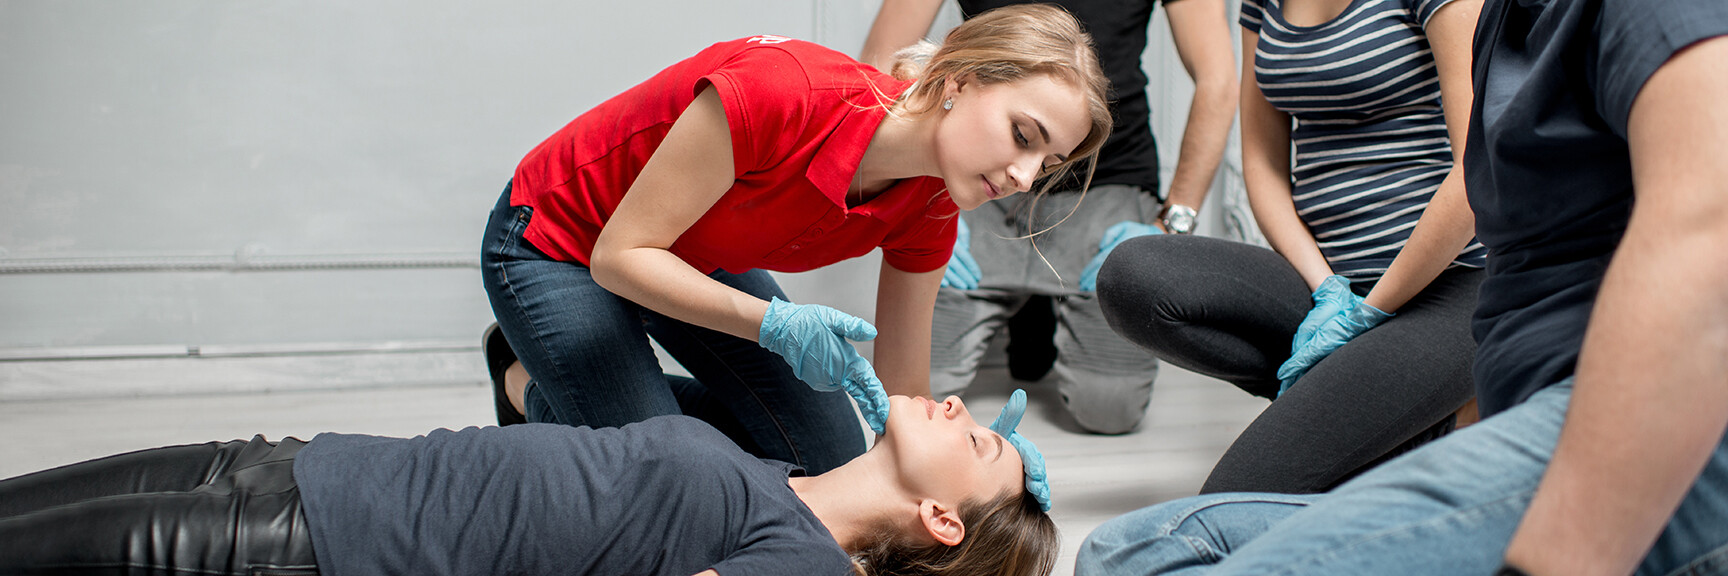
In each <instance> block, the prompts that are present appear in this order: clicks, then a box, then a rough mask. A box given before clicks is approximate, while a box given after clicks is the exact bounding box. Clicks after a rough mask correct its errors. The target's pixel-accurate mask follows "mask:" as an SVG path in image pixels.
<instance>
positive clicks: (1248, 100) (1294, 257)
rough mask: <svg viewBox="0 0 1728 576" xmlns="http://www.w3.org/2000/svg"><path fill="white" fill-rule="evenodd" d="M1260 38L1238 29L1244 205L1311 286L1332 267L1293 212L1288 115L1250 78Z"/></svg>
mask: <svg viewBox="0 0 1728 576" xmlns="http://www.w3.org/2000/svg"><path fill="white" fill-rule="evenodd" d="M1258 41H1259V35H1258V34H1255V33H1253V32H1249V31H1248V30H1246V29H1244V30H1243V31H1242V83H1241V94H1242V97H1241V109H1242V180H1243V182H1242V183H1243V184H1244V185H1245V186H1246V187H1247V188H1248V207H1249V208H1250V209H1251V210H1252V211H1253V212H1254V221H1255V223H1257V224H1259V226H1260V234H1261V235H1262V236H1265V237H1266V242H1267V243H1269V244H1271V245H1272V249H1273V250H1275V251H1277V252H1278V254H1279V255H1281V256H1283V257H1284V259H1285V260H1287V261H1289V262H1290V265H1291V266H1293V267H1295V268H1296V272H1297V273H1298V274H1301V275H1302V280H1303V281H1305V282H1307V283H1308V289H1309V290H1313V289H1315V288H1318V287H1319V286H1320V282H1322V281H1324V280H1325V279H1326V277H1327V276H1331V275H1332V266H1331V265H1330V264H1327V263H1326V257H1325V256H1323V255H1321V254H1320V246H1319V245H1318V244H1315V242H1314V236H1313V235H1312V234H1311V233H1309V231H1308V226H1307V225H1306V224H1303V223H1302V218H1301V217H1300V216H1298V215H1297V214H1296V200H1295V199H1294V198H1293V197H1291V186H1292V182H1291V181H1290V116H1289V115H1287V114H1285V113H1283V112H1282V111H1279V110H1278V109H1277V108H1274V107H1273V106H1272V104H1271V103H1270V102H1267V101H1266V97H1265V96H1264V95H1262V94H1261V93H1260V86H1259V85H1258V84H1256V83H1255V81H1254V46H1255V44H1256V43H1258Z"/></svg>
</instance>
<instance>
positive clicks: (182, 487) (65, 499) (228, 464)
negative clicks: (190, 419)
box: [0, 436, 318, 576]
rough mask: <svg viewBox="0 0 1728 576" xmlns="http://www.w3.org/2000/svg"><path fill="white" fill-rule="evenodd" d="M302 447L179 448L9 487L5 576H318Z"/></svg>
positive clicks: (3, 520)
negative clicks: (297, 466) (301, 473)
mask: <svg viewBox="0 0 1728 576" xmlns="http://www.w3.org/2000/svg"><path fill="white" fill-rule="evenodd" d="M304 445H305V444H304V443H303V442H300V441H299V440H295V439H293V438H289V439H286V440H283V441H282V442H281V443H280V444H279V445H278V444H275V443H271V442H267V441H265V440H264V438H263V437H262V436H259V437H254V438H253V439H252V440H251V441H244V440H235V441H232V442H225V443H216V442H211V443H209V444H199V445H192V446H172V447H168V448H156V449H151V450H143V451H139V452H132V453H128V454H121V455H118V456H111V457H108V458H103V459H100V460H91V461H88V462H82V463H78V464H72V465H69V466H62V467H60V468H55V469H53V470H46V471H42V472H37V473H35V474H29V475H25V476H19V477H17V478H12V479H8V480H3V481H0V574H8V575H10V574H187V575H191V574H197V575H199V576H213V575H230V574H231V575H259V574H312V575H315V574H317V573H318V570H317V563H316V559H315V558H314V557H313V554H312V539H311V534H310V533H309V532H307V529H306V517H305V515H304V514H303V513H302V511H301V508H300V490H299V488H298V487H297V486H296V485H295V483H294V476H293V467H294V455H295V454H296V453H298V452H299V451H300V447H301V446H304Z"/></svg>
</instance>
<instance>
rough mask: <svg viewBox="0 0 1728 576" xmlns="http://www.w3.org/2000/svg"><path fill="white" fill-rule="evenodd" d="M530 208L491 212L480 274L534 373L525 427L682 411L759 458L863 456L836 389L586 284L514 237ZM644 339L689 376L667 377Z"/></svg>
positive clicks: (773, 288) (740, 283)
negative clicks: (824, 388)
mask: <svg viewBox="0 0 1728 576" xmlns="http://www.w3.org/2000/svg"><path fill="white" fill-rule="evenodd" d="M533 216H534V214H533V209H532V208H529V207H526V206H511V205H510V187H509V186H505V188H504V195H503V196H502V197H500V198H499V199H498V204H497V206H496V207H494V208H493V210H492V218H491V220H490V221H489V222H488V223H487V225H486V238H485V242H484V244H483V247H482V253H481V266H480V268H481V276H482V279H483V280H484V283H485V285H486V295H487V297H488V298H490V299H491V302H492V313H493V315H494V316H496V317H497V319H498V326H499V328H500V329H502V330H503V332H504V339H505V340H507V341H509V342H510V348H511V350H513V351H514V352H515V353H516V356H517V358H518V359H520V360H521V361H522V365H523V367H524V368H527V369H528V374H529V375H530V376H532V377H533V382H532V383H530V384H529V386H528V389H527V391H526V392H527V394H526V396H525V397H524V405H525V407H526V412H527V414H526V416H527V417H528V421H529V422H554V423H560V424H568V425H571V426H593V427H616V426H623V425H625V424H629V423H632V422H640V421H643V420H646V419H648V418H652V417H654V416H660V415H664V414H689V415H691V416H695V417H697V418H701V419H703V420H705V421H708V422H709V423H710V424H713V425H714V426H715V427H716V428H719V429H720V430H721V431H722V432H725V433H726V434H727V436H729V437H731V438H732V439H733V441H734V442H737V443H738V444H739V446H740V447H741V448H744V449H745V450H747V451H749V452H751V453H752V454H755V455H756V456H758V457H762V458H769V459H774V460H779V461H782V462H790V463H792V464H797V465H799V466H802V467H804V469H805V470H806V471H808V472H810V473H811V474H819V473H822V472H825V471H827V470H831V469H833V468H835V467H838V466H840V465H841V464H845V463H846V462H848V461H850V460H851V459H853V458H855V457H857V456H858V455H859V454H863V453H864V433H863V429H862V427H861V426H860V425H859V422H858V416H857V414H856V413H855V412H853V410H852V402H851V399H850V398H848V397H847V396H846V394H845V393H844V392H817V391H815V390H812V389H811V388H810V387H809V386H808V385H806V384H805V383H804V382H803V381H801V380H799V379H798V378H797V377H796V376H794V375H793V374H792V369H791V367H790V366H788V365H787V364H786V360H785V359H783V358H781V357H780V356H779V355H778V354H775V353H773V352H770V351H768V350H767V349H765V348H762V347H761V346H759V345H757V344H756V343H755V342H751V341H749V340H744V339H742V338H738V337H735V336H731V335H729V334H724V333H721V332H716V331H713V330H709V329H707V328H703V327H701V326H696V325H694V324H689V323H686V322H682V321H679V320H674V319H672V318H668V317H666V316H664V315H662V314H659V313H657V312H654V311H652V310H648V309H646V308H643V307H641V306H638V305H637V304H636V303H634V302H631V301H629V300H626V299H624V298H621V297H619V296H617V295H615V294H612V293H611V292H608V291H607V290H606V289H605V288H602V287H600V285H599V284H596V283H595V282H594V278H593V276H592V275H591V274H590V273H589V270H588V267H587V266H583V265H582V264H581V263H577V262H560V261H557V260H553V259H551V258H550V257H548V256H547V255H545V254H544V253H542V252H540V251H539V250H537V249H535V248H534V247H533V245H531V244H530V243H529V242H528V241H527V240H525V239H524V238H523V237H522V233H523V231H524V230H526V229H527V228H528V222H529V221H530V220H531V219H532V218H533ZM709 277H710V278H713V279H715V280H718V281H719V282H720V283H722V284H725V285H727V286H731V287H733V288H736V289H738V290H741V291H743V292H745V293H748V294H750V295H752V296H755V297H757V298H761V299H763V300H767V299H768V298H770V297H774V296H777V297H779V298H780V299H782V300H788V298H786V295H785V293H783V292H781V291H780V286H779V285H778V284H775V282H774V279H773V277H772V276H770V275H769V274H768V273H767V272H765V271H762V270H751V271H748V272H745V273H743V274H730V273H727V272H725V271H723V270H716V271H715V272H714V273H713V274H709ZM650 336H652V337H653V338H654V341H655V342H659V343H660V346H661V347H662V348H665V349H666V351H667V352H668V353H670V354H671V355H672V357H673V358H676V359H677V360H678V363H679V364H682V365H683V366H684V368H685V369H687V370H689V371H690V374H691V375H692V376H694V377H695V378H694V380H692V379H688V378H678V377H670V376H667V375H665V374H664V373H663V372H662V371H661V368H660V362H659V359H658V358H656V357H655V356H654V350H653V348H652V347H651V346H650V345H649V343H648V338H649V337H650Z"/></svg>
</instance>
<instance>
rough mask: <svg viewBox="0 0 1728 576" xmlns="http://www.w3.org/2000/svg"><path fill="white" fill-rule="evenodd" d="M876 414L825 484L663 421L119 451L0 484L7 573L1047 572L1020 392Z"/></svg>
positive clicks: (1042, 509) (1050, 538)
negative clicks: (975, 411)
mask: <svg viewBox="0 0 1728 576" xmlns="http://www.w3.org/2000/svg"><path fill="white" fill-rule="evenodd" d="M889 405H890V410H889V414H888V421H887V424H886V430H885V432H884V433H883V434H882V435H881V436H879V437H878V438H877V440H876V443H875V446H874V447H872V448H871V450H870V451H868V452H866V453H865V454H864V455H862V456H859V457H858V458H856V459H854V460H852V461H851V462H849V463H847V464H845V465H843V466H841V467H840V468H838V469H835V470H833V471H830V472H828V473H825V474H821V475H818V476H803V475H802V474H801V473H800V472H801V471H800V470H799V469H798V468H796V467H794V466H792V465H790V464H785V463H781V462H777V461H772V460H761V459H757V458H756V457H754V456H751V455H749V454H747V453H745V452H744V451H742V450H740V449H738V448H737V447H736V446H735V445H734V444H733V443H732V442H731V441H729V440H727V439H726V437H725V436H723V435H721V434H720V433H719V432H718V431H716V430H715V429H713V428H711V427H709V426H708V425H707V424H704V423H702V422H701V421H699V420H696V419H694V418H690V417H686V416H677V415H673V416H661V417H656V418H652V419H649V420H647V421H644V422H640V423H635V424H630V425H627V426H624V427H622V428H602V429H594V428H587V427H581V428H576V427H570V426H563V425H555V424H529V425H520V426H510V427H486V428H472V427H471V428H465V429H462V430H456V431H451V430H444V429H440V430H435V431H433V432H431V433H429V434H426V435H424V436H417V437H414V438H383V437H377V436H362V435H352V434H335V433H324V434H319V435H318V436H316V437H314V438H313V439H312V441H310V442H301V441H299V440H296V439H293V438H288V439H285V440H282V441H281V442H277V443H273V442H268V441H266V440H264V438H263V437H262V436H258V437H254V438H253V439H252V440H250V441H244V440H235V441H232V442H226V443H215V442H212V443H209V444H201V445H188V446H174V447H166V448H155V449H150V450H143V451H139V452H132V453H128V454H121V455H117V456H111V457H107V458H103V459H98V460H91V461H87V462H82V463H78V464H72V465H69V466H63V467H60V468H55V469H52V470H47V471H43V472H37V473H34V474H29V475H25V476H20V477H16V478H12V479H8V480H3V481H0V574H36V573H49V572H52V573H54V574H119V573H128V572H132V571H136V570H138V569H143V570H145V571H161V572H169V573H196V574H201V575H215V574H328V575H336V576H342V575H346V574H417V575H439V574H475V575H479V574H485V575H489V576H490V575H497V574H603V575H613V574H666V575H676V576H688V575H690V574H702V575H716V574H727V575H731V574H739V575H743V574H749V575H757V574H788V575H798V576H807V575H820V574H836V575H838V574H865V575H869V574H889V573H891V574H896V575H899V574H987V573H988V574H1007V575H1028V576H1030V575H1034V574H1046V573H1048V572H1049V571H1050V570H1051V568H1052V567H1053V565H1054V563H1055V560H1056V553H1057V547H1058V540H1057V536H1056V526H1055V524H1054V523H1053V522H1052V521H1051V520H1050V517H1049V516H1048V515H1047V514H1046V511H1047V510H1048V509H1049V492H1048V488H1047V487H1046V484H1045V482H1044V460H1043V457H1042V456H1041V455H1039V453H1038V451H1037V449H1036V448H1035V447H1034V446H1033V445H1032V444H1031V443H1030V442H1028V441H1026V439H1025V438H1024V437H1022V436H1020V435H1019V434H1018V433H1016V432H1014V427H1015V426H1016V425H1018V424H1019V421H1020V416H1021V415H1022V414H1023V413H1024V411H1025V407H1026V402H1025V393H1024V392H1021V391H1015V393H1014V395H1013V396H1012V397H1011V399H1010V401H1009V404H1008V406H1007V407H1005V408H1003V411H1002V414H1001V415H1000V416H998V418H997V419H996V421H995V422H994V423H993V424H992V425H991V426H990V427H984V426H979V425H978V424H977V423H976V422H974V421H973V419H972V416H971V414H970V413H969V412H967V410H966V406H965V404H964V403H962V402H961V401H960V399H959V398H955V397H950V398H948V399H947V400H945V401H942V402H935V401H931V400H929V399H927V398H922V397H907V396H894V397H891V398H890V401H889Z"/></svg>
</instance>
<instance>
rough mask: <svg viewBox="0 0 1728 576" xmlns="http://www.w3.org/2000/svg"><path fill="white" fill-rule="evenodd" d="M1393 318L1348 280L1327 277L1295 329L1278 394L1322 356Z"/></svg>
mask: <svg viewBox="0 0 1728 576" xmlns="http://www.w3.org/2000/svg"><path fill="white" fill-rule="evenodd" d="M1391 317H1392V314H1389V313H1386V312H1382V311H1380V309H1379V308H1375V307H1373V306H1371V305H1369V304H1368V302H1366V301H1365V300H1363V298H1362V297H1361V296H1357V295H1356V293H1354V292H1351V291H1350V280H1349V279H1347V278H1345V277H1343V276H1339V275H1336V274H1334V275H1332V276H1327V277H1326V279H1325V280H1323V281H1321V282H1320V287H1319V288H1317V289H1315V290H1314V308H1313V309H1312V310H1309V311H1308V317H1307V318H1304V319H1303V320H1302V324H1301V326H1299V327H1297V328H1296V337H1295V338H1293V339H1292V340H1291V342H1290V359H1289V360H1285V361H1284V365H1282V366H1279V367H1278V394H1279V395H1280V396H1282V395H1283V394H1284V391H1286V390H1289V389H1290V386H1292V385H1294V384H1295V383H1296V381H1297V380H1299V379H1301V378H1302V376H1303V375H1304V374H1307V373H1308V369H1309V368H1313V367H1314V365H1315V364H1317V363H1319V362H1320V360H1321V359H1323V358H1325V357H1326V356H1328V355H1330V354H1332V352H1334V351H1336V350H1338V349H1339V348H1341V347H1343V346H1344V344H1345V343H1347V342H1349V341H1350V340H1351V339H1353V338H1355V337H1357V336H1360V335H1361V334H1362V333H1363V332H1367V331H1368V330H1369V329H1371V328H1373V327H1375V326H1379V325H1380V323H1381V322H1385V321H1386V319H1388V318H1391Z"/></svg>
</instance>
